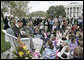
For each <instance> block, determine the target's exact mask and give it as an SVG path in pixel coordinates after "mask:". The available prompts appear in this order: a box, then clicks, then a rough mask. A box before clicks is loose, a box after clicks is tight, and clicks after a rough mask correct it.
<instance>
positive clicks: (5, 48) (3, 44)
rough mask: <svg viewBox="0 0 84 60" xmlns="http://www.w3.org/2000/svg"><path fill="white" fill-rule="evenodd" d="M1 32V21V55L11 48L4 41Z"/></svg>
mask: <svg viewBox="0 0 84 60" xmlns="http://www.w3.org/2000/svg"><path fill="white" fill-rule="evenodd" d="M2 30H3V21H1V53H3V52H5V51H7V50H8V49H10V47H11V45H10V43H9V42H6V41H5V37H4V33H3V32H2Z"/></svg>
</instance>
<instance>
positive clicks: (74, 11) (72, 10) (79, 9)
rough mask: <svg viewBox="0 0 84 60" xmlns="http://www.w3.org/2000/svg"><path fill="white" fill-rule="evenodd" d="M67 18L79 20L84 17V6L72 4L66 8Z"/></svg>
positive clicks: (76, 3)
mask: <svg viewBox="0 0 84 60" xmlns="http://www.w3.org/2000/svg"><path fill="white" fill-rule="evenodd" d="M64 7H65V12H66V17H67V18H76V19H77V18H78V17H79V16H83V4H80V3H78V2H72V3H70V4H67V5H65V6H64Z"/></svg>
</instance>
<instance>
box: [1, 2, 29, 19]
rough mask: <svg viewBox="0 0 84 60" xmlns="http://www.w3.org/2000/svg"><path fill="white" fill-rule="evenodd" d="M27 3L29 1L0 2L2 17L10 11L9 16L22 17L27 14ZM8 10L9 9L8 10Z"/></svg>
mask: <svg viewBox="0 0 84 60" xmlns="http://www.w3.org/2000/svg"><path fill="white" fill-rule="evenodd" d="M28 3H29V1H1V5H2V8H1V13H2V15H3V14H4V13H5V12H8V11H9V10H10V14H12V15H14V16H17V17H20V18H21V17H24V16H26V15H27V13H28V10H29V8H28ZM8 8H10V9H9V10H8ZM4 9H5V10H4Z"/></svg>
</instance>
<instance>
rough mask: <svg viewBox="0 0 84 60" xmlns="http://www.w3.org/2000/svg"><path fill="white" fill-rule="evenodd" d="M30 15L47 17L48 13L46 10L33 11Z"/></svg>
mask: <svg viewBox="0 0 84 60" xmlns="http://www.w3.org/2000/svg"><path fill="white" fill-rule="evenodd" d="M28 16H29V17H34V16H35V17H38V16H39V17H45V16H46V13H45V12H44V11H36V12H32V13H30V14H29V15H28Z"/></svg>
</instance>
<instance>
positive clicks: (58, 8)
mask: <svg viewBox="0 0 84 60" xmlns="http://www.w3.org/2000/svg"><path fill="white" fill-rule="evenodd" d="M51 10H54V14H55V16H54V17H59V16H60V15H61V16H63V17H65V16H66V12H65V8H64V7H63V6H62V5H59V6H56V7H55V6H51V7H49V9H48V10H47V13H48V17H50V12H51Z"/></svg>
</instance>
